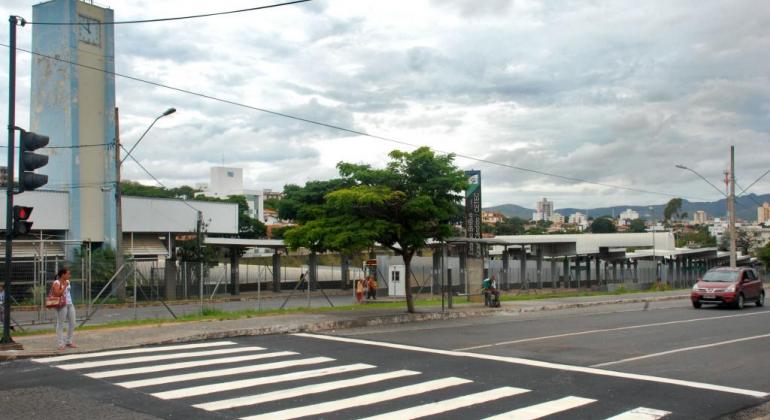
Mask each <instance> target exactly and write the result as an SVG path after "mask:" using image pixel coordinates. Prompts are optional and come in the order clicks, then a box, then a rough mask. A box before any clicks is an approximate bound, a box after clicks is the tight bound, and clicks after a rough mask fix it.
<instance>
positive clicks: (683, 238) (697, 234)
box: [676, 226, 730, 248]
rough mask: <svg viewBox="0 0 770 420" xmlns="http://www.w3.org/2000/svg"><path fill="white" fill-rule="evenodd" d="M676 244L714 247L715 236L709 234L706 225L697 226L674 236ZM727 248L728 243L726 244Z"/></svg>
mask: <svg viewBox="0 0 770 420" xmlns="http://www.w3.org/2000/svg"><path fill="white" fill-rule="evenodd" d="M676 246H677V247H678V248H683V247H686V246H695V247H698V248H701V247H715V246H717V238H715V237H713V236H711V234H710V233H709V230H708V226H697V227H696V228H695V229H694V230H693V231H690V232H685V233H683V234H681V235H679V236H678V237H677V238H676ZM727 246H728V248H729V246H730V245H729V244H728V245H727Z"/></svg>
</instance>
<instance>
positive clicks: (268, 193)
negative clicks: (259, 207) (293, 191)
mask: <svg viewBox="0 0 770 420" xmlns="http://www.w3.org/2000/svg"><path fill="white" fill-rule="evenodd" d="M262 196H263V197H265V200H272V199H276V200H280V199H282V198H283V192H281V191H273V190H271V189H269V188H265V189H264V190H262Z"/></svg>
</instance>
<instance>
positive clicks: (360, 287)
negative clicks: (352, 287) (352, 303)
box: [356, 279, 364, 303]
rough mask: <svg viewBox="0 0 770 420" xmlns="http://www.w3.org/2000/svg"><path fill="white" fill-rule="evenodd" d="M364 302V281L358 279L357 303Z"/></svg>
mask: <svg viewBox="0 0 770 420" xmlns="http://www.w3.org/2000/svg"><path fill="white" fill-rule="evenodd" d="M362 300H364V280H363V279H358V280H356V301H358V303H361V301H362Z"/></svg>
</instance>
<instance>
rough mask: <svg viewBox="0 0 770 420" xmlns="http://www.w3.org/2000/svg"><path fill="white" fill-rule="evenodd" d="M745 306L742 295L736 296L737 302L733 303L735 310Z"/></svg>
mask: <svg viewBox="0 0 770 420" xmlns="http://www.w3.org/2000/svg"><path fill="white" fill-rule="evenodd" d="M744 306H745V300H744V297H743V293H741V294H740V295H738V300H736V301H735V309H743V307H744Z"/></svg>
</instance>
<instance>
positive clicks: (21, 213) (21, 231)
mask: <svg viewBox="0 0 770 420" xmlns="http://www.w3.org/2000/svg"><path fill="white" fill-rule="evenodd" d="M31 214H32V207H27V206H13V233H14V235H26V234H28V233H29V232H30V231H31V230H32V222H30V221H27V219H29V216H30V215H31Z"/></svg>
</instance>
